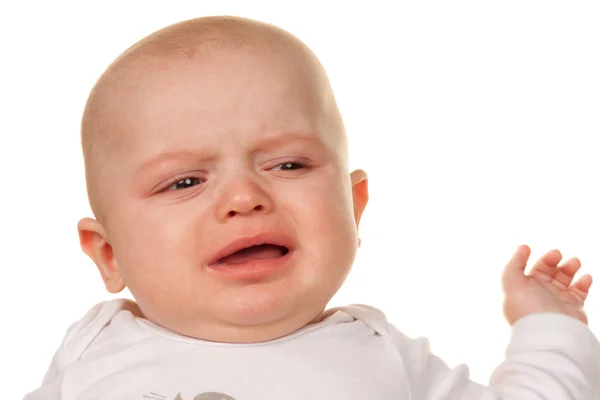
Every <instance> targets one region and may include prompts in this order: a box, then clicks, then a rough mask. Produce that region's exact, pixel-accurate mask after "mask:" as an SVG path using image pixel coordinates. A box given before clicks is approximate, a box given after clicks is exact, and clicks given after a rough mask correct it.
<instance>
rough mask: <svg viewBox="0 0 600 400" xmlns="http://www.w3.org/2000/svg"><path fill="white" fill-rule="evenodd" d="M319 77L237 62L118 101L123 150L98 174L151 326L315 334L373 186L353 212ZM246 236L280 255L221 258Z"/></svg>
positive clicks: (126, 269)
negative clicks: (314, 323)
mask: <svg viewBox="0 0 600 400" xmlns="http://www.w3.org/2000/svg"><path fill="white" fill-rule="evenodd" d="M159 70H160V71H159ZM312 73H313V71H311V68H310V67H308V66H307V65H303V64H302V62H300V61H299V60H297V59H294V57H291V56H290V57H274V56H272V57H267V56H264V55H262V56H258V55H256V56H253V55H251V54H248V53H247V52H234V51H231V52H226V53H222V54H219V55H214V56H212V55H206V56H203V58H200V59H198V60H179V61H176V62H172V63H164V64H163V65H161V66H156V68H155V71H154V72H153V73H145V74H142V75H141V77H139V78H131V76H130V77H129V78H128V79H138V80H137V82H135V83H134V84H132V85H130V86H131V87H130V88H129V89H127V91H126V93H125V92H124V93H120V94H119V95H118V96H116V97H115V99H114V102H115V103H114V104H115V106H114V107H113V111H111V112H114V113H115V114H116V115H113V116H112V117H114V118H115V121H117V122H116V123H115V129H117V131H119V134H120V135H123V142H122V146H121V148H120V149H119V151H118V153H117V154H115V155H114V157H113V161H112V162H111V163H109V164H108V165H107V166H105V167H103V168H104V169H103V174H105V177H108V180H107V181H109V182H110V189H108V190H110V200H109V201H108V203H107V204H106V209H107V212H106V220H105V222H104V229H105V231H106V236H107V241H108V242H109V243H110V247H111V250H112V252H113V254H114V257H115V260H116V262H117V264H118V267H119V273H120V277H121V279H122V281H123V282H124V284H125V285H126V286H127V287H128V288H129V290H130V291H131V293H132V295H133V296H134V298H135V299H136V301H137V303H138V304H139V306H140V308H141V310H142V312H143V313H144V314H145V316H146V317H147V318H148V319H150V320H152V321H154V322H156V323H158V324H160V325H162V326H165V327H167V328H169V329H172V330H174V331H176V332H179V333H181V334H184V335H187V336H192V337H198V338H203V339H207V340H215V341H237V342H244V341H261V340H268V339H272V338H274V337H278V336H282V335H285V334H287V333H290V332H292V331H294V330H296V329H298V328H300V327H301V326H303V325H305V324H307V323H309V322H310V321H311V320H312V319H313V318H315V316H317V315H318V314H319V313H320V312H321V311H322V310H323V308H324V307H325V306H326V304H327V303H328V302H329V300H330V299H331V297H332V296H333V295H334V294H335V292H336V291H337V290H338V289H339V287H340V286H341V285H342V283H343V281H344V280H345V278H346V276H347V274H348V272H349V270H350V267H351V264H352V262H353V261H354V258H355V253H356V248H357V241H358V238H357V224H358V219H359V217H360V213H361V212H362V210H363V209H364V206H365V205H366V182H359V183H357V184H356V185H355V186H354V191H355V196H354V204H353V185H352V180H351V176H350V174H349V173H348V170H347V166H346V164H347V162H346V155H345V149H344V145H345V144H344V142H343V133H342V132H341V131H340V130H341V129H342V128H341V127H338V126H335V124H334V125H333V126H332V125H331V123H330V120H329V119H328V118H327V117H326V116H325V114H324V107H323V106H322V102H323V101H324V98H323V97H322V96H321V94H322V93H320V92H319V91H318V90H314V86H315V85H314V77H312V76H311V74H312ZM111 101H113V100H111ZM114 110H119V111H114ZM355 178H356V177H355ZM354 180H355V181H356V182H358V181H359V179H354ZM105 190H106V189H105ZM357 190H358V192H359V194H358V195H356V193H357ZM252 238H258V239H257V240H258V241H259V242H263V241H266V242H267V243H270V244H273V245H277V246H281V247H277V246H267V247H266V248H262V249H261V248H254V249H253V250H251V251H249V252H248V253H247V254H244V253H238V254H237V256H232V257H229V258H228V257H225V256H226V255H227V254H228V253H230V252H235V251H236V250H237V249H238V248H239V247H244V246H250V245H252V244H254V242H252ZM246 239H247V240H248V242H245V240H246ZM240 240H241V242H240ZM259 242H257V243H256V244H260V243H259ZM236 243H237V244H239V246H236ZM230 246H234V247H230ZM258 259H266V260H263V261H257V260H258ZM237 263H242V264H237Z"/></svg>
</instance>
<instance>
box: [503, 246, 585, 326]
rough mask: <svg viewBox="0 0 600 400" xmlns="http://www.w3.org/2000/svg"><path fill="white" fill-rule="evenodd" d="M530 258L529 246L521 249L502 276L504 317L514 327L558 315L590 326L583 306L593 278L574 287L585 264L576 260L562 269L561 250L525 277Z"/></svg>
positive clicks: (547, 257) (555, 251)
mask: <svg viewBox="0 0 600 400" xmlns="http://www.w3.org/2000/svg"><path fill="white" fill-rule="evenodd" d="M530 254H531V250H530V249H529V247H528V246H525V245H523V246H520V247H519V248H518V249H517V252H516V253H515V254H514V256H513V257H512V259H511V260H510V261H509V262H508V264H507V265H506V268H505V270H504V274H503V276H502V287H503V289H504V294H505V298H504V316H505V317H506V320H507V321H508V323H509V324H510V325H512V324H514V323H515V322H516V321H517V320H518V319H520V318H521V317H524V316H526V315H528V314H533V313H543V312H554V313H561V314H566V315H569V316H571V317H573V318H577V319H578V320H580V321H581V322H583V323H584V324H587V316H586V314H585V312H584V311H583V303H584V302H585V299H586V297H587V295H588V292H589V290H590V286H591V285H592V277H591V276H590V275H584V276H582V277H581V278H579V279H578V280H577V281H576V282H575V283H572V281H573V277H574V276H575V274H576V273H577V271H578V270H579V268H580V267H581V262H580V261H579V260H578V259H577V258H572V259H570V260H568V261H566V262H565V263H564V264H562V265H560V266H558V263H559V261H560V260H561V259H562V255H561V254H560V252H559V251H558V250H551V251H549V252H548V253H546V254H545V255H544V256H543V257H542V258H540V259H539V260H538V262H537V263H535V265H534V266H533V268H532V270H531V272H530V273H529V275H525V266H526V265H527V260H528V258H529V256H530Z"/></svg>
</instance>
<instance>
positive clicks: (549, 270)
mask: <svg viewBox="0 0 600 400" xmlns="http://www.w3.org/2000/svg"><path fill="white" fill-rule="evenodd" d="M561 259H562V254H561V253H560V251H558V250H556V249H554V250H550V251H549V252H547V253H546V254H544V255H543V256H542V257H540V259H539V260H537V262H536V263H535V264H534V265H533V268H531V272H530V273H529V275H530V276H531V277H533V278H536V279H537V280H539V281H541V282H552V279H554V275H555V274H556V266H557V265H558V263H559V262H560V260H561Z"/></svg>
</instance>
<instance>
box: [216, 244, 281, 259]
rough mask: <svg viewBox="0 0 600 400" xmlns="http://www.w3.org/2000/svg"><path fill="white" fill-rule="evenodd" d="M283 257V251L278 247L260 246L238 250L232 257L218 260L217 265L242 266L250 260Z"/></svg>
mask: <svg viewBox="0 0 600 400" xmlns="http://www.w3.org/2000/svg"><path fill="white" fill-rule="evenodd" d="M282 255H283V249H282V248H281V247H279V246H274V245H271V244H263V245H260V246H252V247H248V248H246V249H243V250H240V251H238V252H236V253H233V254H232V255H229V256H227V257H223V258H221V259H220V260H219V264H243V263H245V262H248V261H252V260H266V259H269V258H277V257H281V256H282Z"/></svg>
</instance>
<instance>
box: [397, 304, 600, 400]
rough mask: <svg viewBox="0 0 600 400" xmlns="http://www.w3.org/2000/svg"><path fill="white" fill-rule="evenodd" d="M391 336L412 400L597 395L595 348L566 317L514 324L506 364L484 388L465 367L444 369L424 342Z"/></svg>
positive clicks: (581, 399)
mask: <svg viewBox="0 0 600 400" xmlns="http://www.w3.org/2000/svg"><path fill="white" fill-rule="evenodd" d="M392 335H393V337H394V340H395V342H396V346H397V348H398V351H399V352H400V354H401V356H402V359H403V361H404V368H405V372H406V375H407V379H408V381H409V384H410V385H411V394H412V395H413V397H414V398H415V399H423V400H459V399H460V400H471V399H473V400H500V399H502V400H513V399H514V400H517V399H519V400H522V399H525V400H530V399H531V400H538V399H539V400H542V399H543V400H553V399H556V400H592V399H597V397H594V396H597V395H598V394H599V393H600V370H599V368H600V343H599V342H598V340H597V339H596V338H595V337H594V335H593V334H592V332H591V331H590V330H589V329H588V327H587V326H585V325H584V324H583V323H581V322H580V321H577V320H576V319H574V318H572V317H569V316H566V315H561V314H552V313H540V314H532V315H529V316H526V317H523V318H522V319H520V320H519V321H517V322H516V323H515V324H514V326H513V332H512V338H511V341H510V344H509V346H508V348H507V351H506V360H505V361H504V362H503V363H502V364H500V366H498V368H496V370H495V371H494V373H493V374H492V377H491V379H490V383H489V386H483V385H479V384H477V383H474V382H472V381H471V380H470V378H469V370H468V368H467V367H466V366H464V365H461V366H459V367H456V368H454V369H450V368H448V366H447V365H446V364H445V363H444V362H443V361H442V360H441V359H439V358H438V357H436V356H435V355H433V354H431V353H430V351H429V343H428V341H427V340H426V339H416V340H411V339H408V338H407V337H405V336H404V335H402V334H401V333H400V332H398V331H397V330H395V329H393V330H392ZM598 398H600V397H598Z"/></svg>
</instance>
